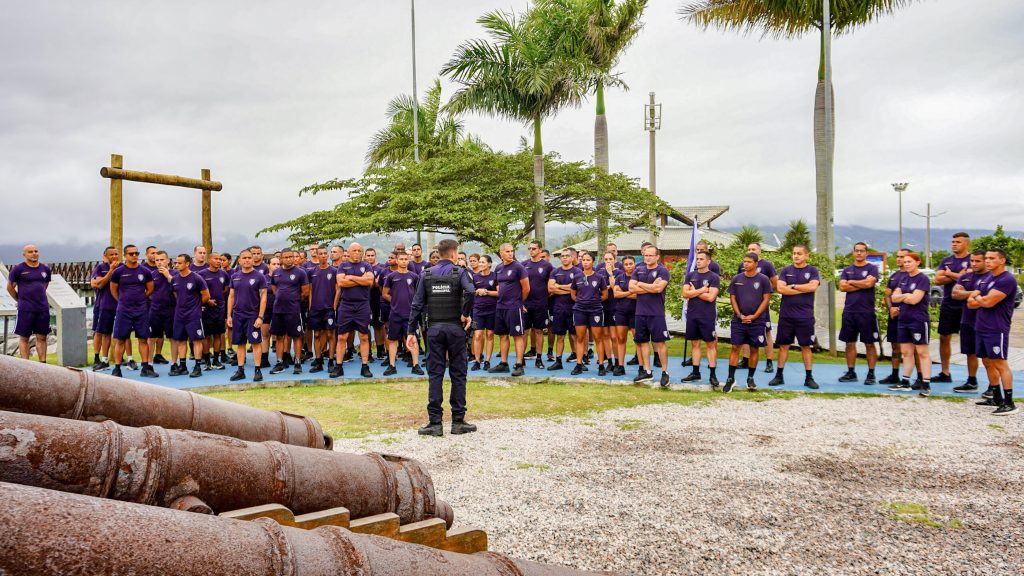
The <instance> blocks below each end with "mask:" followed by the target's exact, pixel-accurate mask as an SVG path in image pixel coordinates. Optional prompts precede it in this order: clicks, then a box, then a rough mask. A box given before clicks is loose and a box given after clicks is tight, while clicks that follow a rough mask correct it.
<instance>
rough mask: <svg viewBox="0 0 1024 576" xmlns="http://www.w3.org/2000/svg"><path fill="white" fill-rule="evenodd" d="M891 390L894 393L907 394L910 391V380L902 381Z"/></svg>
mask: <svg viewBox="0 0 1024 576" xmlns="http://www.w3.org/2000/svg"><path fill="white" fill-rule="evenodd" d="M889 390H892V391H893V392H906V391H908V390H910V380H900V381H899V382H897V383H895V384H893V385H892V386H889Z"/></svg>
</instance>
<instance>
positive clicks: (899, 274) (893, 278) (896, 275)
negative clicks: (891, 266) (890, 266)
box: [885, 270, 907, 319]
mask: <svg viewBox="0 0 1024 576" xmlns="http://www.w3.org/2000/svg"><path fill="white" fill-rule="evenodd" d="M906 275H907V273H906V272H904V271H902V270H897V271H895V272H893V273H892V274H890V275H889V281H888V282H886V283H885V287H886V288H888V289H889V290H890V291H895V290H896V288H897V287H898V286H899V285H900V280H903V277H904V276H906ZM898 307H899V306H898V305H897V308H898ZM889 318H897V319H898V318H899V316H893V315H891V314H890V315H889Z"/></svg>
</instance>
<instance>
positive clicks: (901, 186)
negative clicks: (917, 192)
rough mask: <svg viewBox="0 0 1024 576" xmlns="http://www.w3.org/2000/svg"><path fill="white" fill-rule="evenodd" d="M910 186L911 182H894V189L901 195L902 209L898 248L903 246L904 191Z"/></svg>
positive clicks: (900, 207) (897, 194)
mask: <svg viewBox="0 0 1024 576" xmlns="http://www.w3.org/2000/svg"><path fill="white" fill-rule="evenodd" d="M907 186H910V183H909V182H893V183H892V189H893V190H895V191H896V196H897V197H899V210H900V214H899V215H900V237H899V238H900V239H899V245H898V246H896V249H897V250H899V249H900V248H903V192H904V191H905V190H906V189H907Z"/></svg>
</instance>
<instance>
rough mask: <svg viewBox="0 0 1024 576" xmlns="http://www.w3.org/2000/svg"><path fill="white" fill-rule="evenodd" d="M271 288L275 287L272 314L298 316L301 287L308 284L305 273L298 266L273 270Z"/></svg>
mask: <svg viewBox="0 0 1024 576" xmlns="http://www.w3.org/2000/svg"><path fill="white" fill-rule="evenodd" d="M270 284H271V286H277V292H276V293H275V294H274V314H298V313H299V302H300V301H301V300H302V287H303V286H306V285H307V284H309V278H307V277H306V272H305V271H304V270H303V269H302V268H299V267H298V266H292V267H291V268H288V269H285V268H284V267H283V266H282V267H281V268H278V269H277V270H274V273H273V274H271V276H270Z"/></svg>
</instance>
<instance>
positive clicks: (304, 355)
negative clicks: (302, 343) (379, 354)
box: [299, 350, 373, 364]
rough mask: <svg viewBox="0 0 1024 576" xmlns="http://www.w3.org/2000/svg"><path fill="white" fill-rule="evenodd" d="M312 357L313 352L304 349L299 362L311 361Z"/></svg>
mask: <svg viewBox="0 0 1024 576" xmlns="http://www.w3.org/2000/svg"><path fill="white" fill-rule="evenodd" d="M370 354H373V352H371V353H370ZM311 358H313V353H312V352H310V351H309V350H304V351H303V352H302V356H299V363H300V364H301V363H302V362H309V360H310V359H311Z"/></svg>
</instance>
